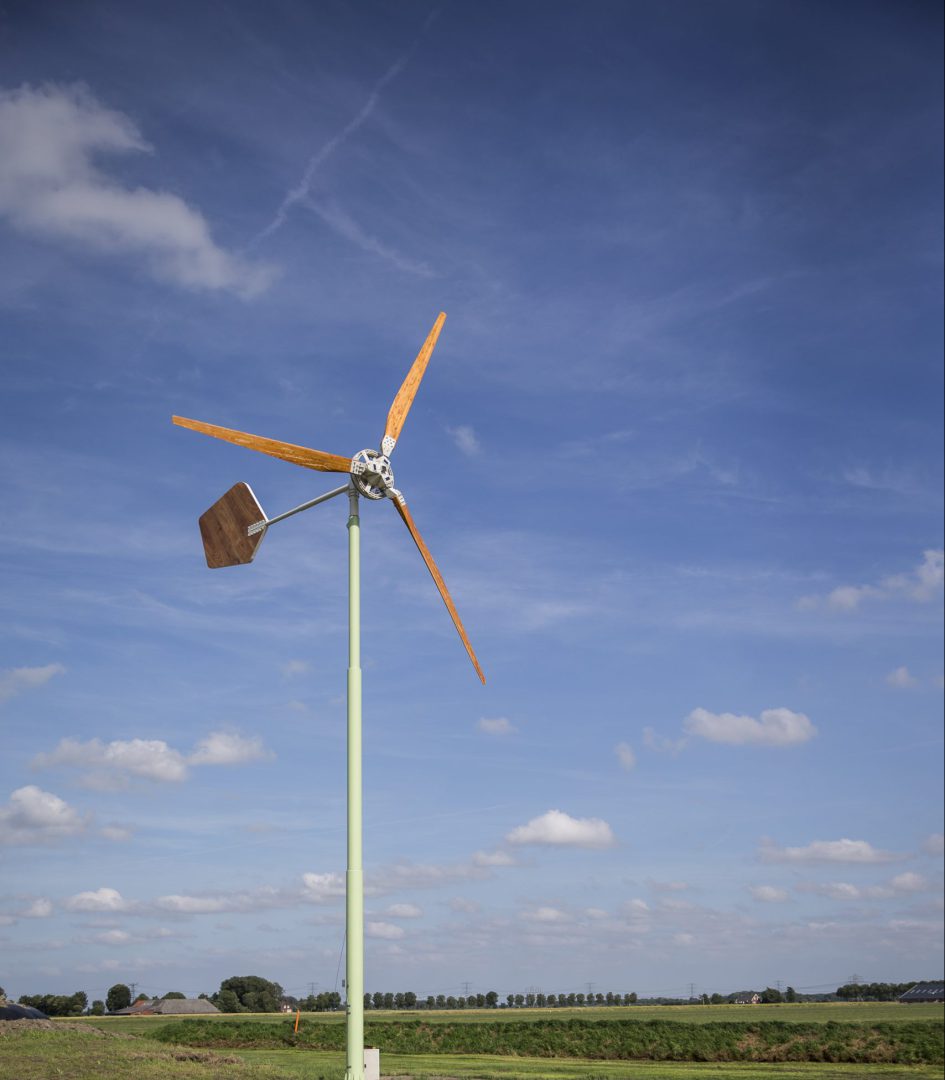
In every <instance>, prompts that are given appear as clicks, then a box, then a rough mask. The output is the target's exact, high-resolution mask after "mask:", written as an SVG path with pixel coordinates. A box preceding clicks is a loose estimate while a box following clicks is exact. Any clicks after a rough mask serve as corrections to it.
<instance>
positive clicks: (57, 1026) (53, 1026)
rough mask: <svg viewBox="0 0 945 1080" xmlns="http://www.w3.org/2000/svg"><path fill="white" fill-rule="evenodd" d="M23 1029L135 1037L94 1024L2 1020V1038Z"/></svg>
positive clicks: (100, 1037)
mask: <svg viewBox="0 0 945 1080" xmlns="http://www.w3.org/2000/svg"><path fill="white" fill-rule="evenodd" d="M23 1031H81V1032H82V1034H83V1035H88V1036H89V1037H90V1038H92V1039H134V1038H135V1037H136V1036H134V1035H126V1034H123V1033H122V1032H120V1031H103V1030H102V1029H101V1028H100V1027H95V1026H94V1025H93V1024H81V1023H80V1024H70V1023H63V1022H62V1021H60V1020H56V1021H53V1020H0V1039H2V1038H3V1036H4V1035H16V1034H18V1033H19V1032H23Z"/></svg>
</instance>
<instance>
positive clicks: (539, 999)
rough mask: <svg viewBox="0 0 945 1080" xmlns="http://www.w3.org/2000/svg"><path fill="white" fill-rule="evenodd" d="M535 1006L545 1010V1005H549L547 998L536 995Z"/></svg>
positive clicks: (542, 995)
mask: <svg viewBox="0 0 945 1080" xmlns="http://www.w3.org/2000/svg"><path fill="white" fill-rule="evenodd" d="M535 1004H536V1005H537V1006H538V1008H539V1009H543V1008H544V1007H545V1005H547V1004H548V999H547V998H546V997H545V995H544V994H536V995H535Z"/></svg>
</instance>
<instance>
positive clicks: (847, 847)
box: [758, 837, 904, 865]
mask: <svg viewBox="0 0 945 1080" xmlns="http://www.w3.org/2000/svg"><path fill="white" fill-rule="evenodd" d="M758 853H759V856H760V858H761V860H762V862H769V863H859V864H863V865H868V864H876V863H888V862H896V861H897V860H898V859H901V858H903V857H904V856H902V855H901V854H899V853H897V852H894V851H883V850H881V849H880V848H875V847H873V845H872V844H871V843H869V841H867V840H848V839H846V838H843V839H841V840H812V841H811V842H810V843H809V844H805V845H803V846H800V847H782V846H781V845H780V844H777V843H776V842H775V841H774V840H771V839H770V838H768V837H765V838H764V839H763V840H762V841H761V846H760V848H759V852H758Z"/></svg>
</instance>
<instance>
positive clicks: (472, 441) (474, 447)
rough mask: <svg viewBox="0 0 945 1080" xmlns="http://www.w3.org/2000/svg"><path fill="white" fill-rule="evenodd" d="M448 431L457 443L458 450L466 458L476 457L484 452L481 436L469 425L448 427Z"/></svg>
mask: <svg viewBox="0 0 945 1080" xmlns="http://www.w3.org/2000/svg"><path fill="white" fill-rule="evenodd" d="M446 430H447V432H448V433H449V434H450V435H451V436H452V439H453V442H454V443H456V448H457V449H458V450H459V452H460V453H461V454H464V455H465V456H466V457H475V456H476V455H477V454H478V453H479V452H480V451H481V450H482V446H481V444H480V442H479V436H478V435H477V434H476V432H475V431H474V430H473V428H471V427H470V426H469V424H459V425H457V426H456V427H448V428H447V429H446Z"/></svg>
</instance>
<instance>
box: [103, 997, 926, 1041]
mask: <svg viewBox="0 0 945 1080" xmlns="http://www.w3.org/2000/svg"><path fill="white" fill-rule="evenodd" d="M364 1015H365V1019H366V1020H367V1021H368V1022H370V1021H372V1020H418V1019H420V1020H423V1022H424V1023H429V1024H451V1023H463V1024H494V1023H496V1022H502V1023H515V1022H518V1023H521V1022H522V1021H523V1020H675V1021H678V1022H680V1023H687V1024H709V1023H732V1022H735V1021H737V1022H738V1023H748V1022H751V1023H755V1022H757V1021H759V1020H788V1021H791V1022H793V1023H812V1024H826V1023H829V1022H833V1023H867V1024H877V1023H885V1024H896V1023H914V1022H915V1021H916V1020H937V1021H938V1022H939V1023H941V1022H942V1021H943V1019H945V1007H943V1006H942V1005H934V1004H924V1003H923V1004H918V1005H899V1004H898V1003H897V1002H895V1001H878V1002H870V1001H857V1002H800V1003H798V1004H796V1005H787V1004H783V1005H632V1006H619V1007H614V1008H606V1007H605V1008H597V1007H593V1008H584V1009H435V1010H429V1011H428V1010H426V1009H411V1010H405V1011H395V1010H382V1009H369V1010H368V1011H367V1012H366V1013H365V1014H364ZM275 1018H276V1017H275V1016H274V1014H273V1013H235V1014H233V1013H224V1014H221V1015H219V1016H212V1017H211V1019H213V1020H224V1021H226V1022H228V1023H247V1022H249V1023H270V1024H271V1023H272V1022H273V1020H274V1019H275ZM206 1019H207V1017H205V1016H192V1017H182V1018H181V1021H182V1022H184V1023H194V1024H199V1023H203V1022H204V1021H205V1020H206ZM84 1020H85V1022H86V1023H94V1024H96V1025H100V1026H102V1027H106V1028H110V1027H112V1026H113V1025H120V1029H119V1030H121V1031H127V1032H130V1033H135V1034H139V1033H140V1034H146V1033H148V1032H149V1031H153V1030H154V1027H155V1025H160V1024H165V1023H167V1020H168V1018H167V1017H166V1016H113V1017H112V1016H109V1017H88V1018H84ZM286 1022H287V1023H294V1022H295V1016H294V1015H293V1016H291V1017H289V1018H288V1019H287V1021H286ZM344 1022H345V1017H344V1013H343V1012H335V1013H302V1024H303V1025H307V1024H344Z"/></svg>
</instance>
